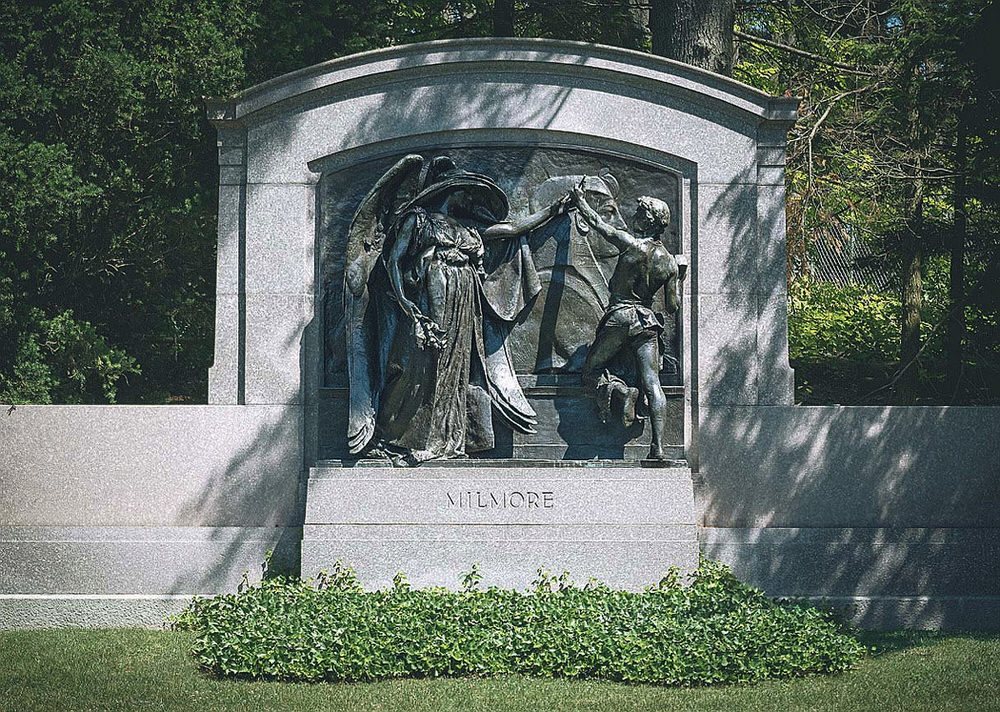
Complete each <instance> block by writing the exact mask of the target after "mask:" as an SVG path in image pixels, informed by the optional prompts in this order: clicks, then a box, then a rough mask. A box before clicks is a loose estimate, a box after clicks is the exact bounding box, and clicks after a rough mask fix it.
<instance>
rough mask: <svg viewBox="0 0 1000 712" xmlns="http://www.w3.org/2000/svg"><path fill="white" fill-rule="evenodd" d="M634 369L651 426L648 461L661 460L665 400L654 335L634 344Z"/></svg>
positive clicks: (665, 411)
mask: <svg viewBox="0 0 1000 712" xmlns="http://www.w3.org/2000/svg"><path fill="white" fill-rule="evenodd" d="M635 361H636V367H637V368H638V371H639V387H640V388H641V389H642V393H643V395H645V396H646V402H647V403H648V404H649V419H650V424H651V426H652V442H651V443H650V446H649V459H650V460H662V459H664V454H663V429H664V427H665V426H666V423H667V399H666V397H665V396H664V395H663V388H662V387H661V386H660V344H659V339H658V338H657V336H656V335H655V334H652V335H650V336H649V338H646V339H643V340H642V341H641V342H639V343H638V344H636V350H635Z"/></svg>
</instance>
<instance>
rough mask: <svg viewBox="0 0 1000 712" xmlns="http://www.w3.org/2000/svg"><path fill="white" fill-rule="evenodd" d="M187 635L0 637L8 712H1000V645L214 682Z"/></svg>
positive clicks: (894, 646) (871, 638) (978, 639)
mask: <svg viewBox="0 0 1000 712" xmlns="http://www.w3.org/2000/svg"><path fill="white" fill-rule="evenodd" d="M192 635H193V634H190V633H176V632H167V631H142V630H104V631H93V630H92V631H87V630H78V631H66V630H63V631H58V630H56V631H15V632H2V633H0V710H17V711H18V712H27V711H29V710H240V711H241V712H243V711H245V710H269V709H273V710H309V711H310V712H312V711H314V710H456V711H461V712H471V711H473V710H490V711H491V712H492V711H495V710H613V711H614V712H625V711H626V710H726V711H727V712H729V711H733V710H735V711H742V710H748V711H749V710H752V711H753V712H762V711H765V710H781V711H782V712H787V711H789V710H837V711H838V712H841V711H845V710H848V711H849V710H858V711H864V712H874V711H877V710H905V711H906V712H910V711H917V710H934V711H935V712H941V711H943V710H1000V635H996V634H993V635H978V634H969V635H951V636H938V635H930V634H920V633H888V634H869V635H868V636H867V637H866V639H865V642H866V644H868V645H871V646H874V647H875V648H876V653H875V654H874V655H873V656H872V657H871V658H869V659H867V660H865V661H864V662H863V663H862V664H861V665H860V666H859V668H858V669H857V670H855V671H853V672H850V673H847V674H844V675H838V676H833V677H813V678H805V679H799V680H791V681H786V682H772V683H766V684H762V685H758V686H753V687H704V688H685V689H676V688H664V687H652V686H646V685H620V684H614V683H604V682H592V681H582V682H581V681H571V680H537V679H529V678H523V677H503V678H494V679H422V680H389V681H385V682H377V683H366V684H315V685H310V684H290V683H273V682H249V681H232V680H218V679H213V678H211V677H208V676H206V675H204V674H202V673H200V672H199V671H198V670H197V668H196V667H195V665H194V663H193V661H192V659H191V658H190V656H189V655H188V652H187V651H188V646H189V645H190V642H191V640H192Z"/></svg>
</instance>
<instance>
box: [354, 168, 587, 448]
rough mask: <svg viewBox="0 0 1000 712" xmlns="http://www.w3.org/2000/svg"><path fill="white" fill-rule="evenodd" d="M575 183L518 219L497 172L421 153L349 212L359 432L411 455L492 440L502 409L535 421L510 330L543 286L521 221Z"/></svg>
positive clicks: (558, 204) (558, 206)
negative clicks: (491, 173)
mask: <svg viewBox="0 0 1000 712" xmlns="http://www.w3.org/2000/svg"><path fill="white" fill-rule="evenodd" d="M569 204H570V196H568V195H567V196H564V197H561V198H559V199H558V200H556V201H555V202H553V203H552V204H550V205H548V206H547V207H545V208H542V209H541V210H539V211H537V212H535V213H533V214H531V215H529V216H527V217H524V218H521V219H518V220H508V214H509V212H510V203H509V201H508V199H507V195H506V194H505V193H504V191H503V190H502V189H501V188H500V186H499V185H497V183H496V182H494V181H493V180H492V179H491V178H489V177H488V176H485V175H481V174H478V173H472V172H468V171H463V170H459V169H458V168H457V167H456V166H455V163H454V161H452V160H451V159H450V158H449V157H447V156H438V157H436V158H435V159H434V160H432V161H429V162H428V161H425V160H424V158H423V157H422V156H420V155H416V154H412V155H408V156H406V157H404V158H403V159H401V160H400V161H399V162H398V163H396V165H394V166H393V167H392V168H390V169H389V171H387V172H386V173H385V175H383V176H382V177H381V178H380V179H379V180H378V182H377V183H376V184H375V186H374V187H373V188H372V190H371V191H370V192H369V193H368V195H367V196H366V197H365V198H364V200H363V201H362V202H361V205H360V206H359V207H358V210H357V212H356V213H355V215H354V219H353V221H352V223H351V228H350V236H349V239H348V248H347V250H348V253H347V266H346V272H345V279H344V282H345V284H344V287H345V288H344V307H345V312H344V316H345V327H346V328H345V331H346V336H347V363H348V371H349V373H348V376H349V383H350V402H349V408H350V412H349V415H348V445H349V447H350V451H351V452H352V453H360V452H362V451H365V450H367V451H368V452H370V453H374V454H381V455H384V456H388V457H390V458H392V459H393V461H394V462H397V463H406V464H410V465H414V464H418V463H420V462H424V461H427V460H433V459H438V458H455V457H464V456H466V455H467V454H468V453H472V452H477V451H482V450H489V449H491V448H492V447H493V445H494V434H493V418H492V413H493V412H496V413H497V414H499V416H500V417H501V419H502V420H503V421H506V423H507V424H509V426H510V427H511V428H514V429H515V430H519V431H521V432H526V433H531V432H534V425H535V424H536V419H535V412H534V411H533V410H532V408H531V406H530V404H529V403H528V401H527V398H525V395H524V392H523V391H522V390H521V387H520V385H519V384H518V381H517V375H516V374H515V372H514V366H513V361H512V359H511V354H510V350H509V347H508V344H507V337H508V335H509V334H510V329H511V327H512V325H513V324H514V322H515V321H517V319H518V318H519V317H520V316H521V314H522V313H523V312H524V310H525V308H526V306H527V305H528V304H529V303H530V301H531V299H532V298H533V297H534V296H535V295H537V294H538V292H539V291H540V289H541V287H540V284H539V279H538V275H537V273H536V271H535V265H534V263H533V261H532V257H531V252H530V251H529V249H528V245H527V243H526V242H525V240H524V235H525V234H527V233H528V232H530V231H531V230H533V229H535V228H537V227H539V226H541V225H542V224H544V223H545V222H546V221H548V220H550V219H551V218H553V217H555V216H557V215H559V214H561V213H564V212H565V211H566V210H567V209H568V208H569Z"/></svg>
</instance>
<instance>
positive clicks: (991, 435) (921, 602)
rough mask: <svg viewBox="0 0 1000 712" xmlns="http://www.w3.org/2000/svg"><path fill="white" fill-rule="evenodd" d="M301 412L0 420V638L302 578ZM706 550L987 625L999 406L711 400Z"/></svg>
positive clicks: (61, 413) (130, 621)
mask: <svg viewBox="0 0 1000 712" xmlns="http://www.w3.org/2000/svg"><path fill="white" fill-rule="evenodd" d="M302 418H303V416H302V408H301V407H300V406H101V407H90V406H18V407H17V408H15V409H13V410H11V411H10V412H8V409H7V408H4V409H3V410H2V411H0V628H11V627H27V626H38V625H126V624H127V625H151V626H156V625H159V624H160V623H161V622H162V620H163V616H164V615H166V613H168V612H170V611H175V610H177V609H179V607H180V606H181V605H183V602H184V600H186V599H187V597H189V596H190V595H191V594H195V593H200V594H211V593H215V592H220V591H231V590H234V589H235V587H236V585H237V583H238V582H239V580H240V579H241V578H242V576H243V573H244V572H245V571H249V573H250V576H251V578H256V577H259V575H260V565H261V562H262V561H263V559H264V557H265V556H266V554H267V552H268V551H272V550H273V551H274V559H273V561H274V563H275V564H276V566H277V567H279V568H283V569H286V570H295V569H296V568H297V566H298V562H299V557H300V542H301V540H302V529H301V526H302V522H303V517H304V504H305V503H304V496H303V493H304V486H305V481H306V473H305V471H304V467H303V462H304V456H303V443H302V438H303V435H302V433H303V422H302ZM700 422H701V428H700V439H699V451H700V458H699V463H698V464H699V466H700V471H699V472H698V473H697V474H696V475H695V484H696V488H695V492H696V496H697V498H698V507H699V509H700V513H701V514H700V516H701V524H702V529H701V534H700V538H701V548H702V551H703V552H704V553H705V554H706V555H708V556H710V557H713V558H717V559H721V560H723V561H725V562H727V563H729V564H730V565H731V566H732V567H733V568H734V569H735V571H736V572H737V574H738V575H739V576H740V577H741V578H744V579H745V580H748V581H750V582H751V583H753V584H755V585H758V586H761V587H762V588H764V589H766V590H767V591H768V592H770V593H772V594H774V595H782V596H804V597H814V598H825V599H827V600H828V601H829V602H830V603H831V604H833V605H836V606H850V607H851V609H852V612H853V613H852V614H853V617H854V620H855V621H856V622H858V623H860V624H862V625H867V626H874V627H897V626H911V627H922V628H950V629H957V628H978V629H997V628H1000V437H998V436H1000V408H928V407H921V408H860V407H846V408H839V407H832V408H807V407H781V406H776V407H760V406H758V407H726V408H721V407H708V406H703V407H702V412H701V419H700Z"/></svg>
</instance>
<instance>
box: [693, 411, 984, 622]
mask: <svg viewBox="0 0 1000 712" xmlns="http://www.w3.org/2000/svg"><path fill="white" fill-rule="evenodd" d="M695 492H696V497H697V499H698V503H699V507H700V509H701V511H702V514H701V523H702V525H703V528H702V532H701V544H702V551H703V552H704V553H705V554H706V555H708V556H710V557H712V558H716V559H721V560H723V561H725V562H726V563H728V564H730V565H731V566H732V567H733V569H734V570H735V571H736V573H737V574H738V575H739V576H740V577H741V578H743V579H744V580H747V581H750V582H751V583H753V584H755V585H757V586H760V587H762V588H764V589H765V590H767V591H768V592H769V593H771V594H773V595H776V596H806V597H814V598H823V599H826V600H827V601H828V602H829V603H830V604H831V605H835V606H838V607H844V606H846V607H849V608H850V609H851V610H850V611H849V612H850V613H851V614H852V617H853V619H854V620H855V621H856V622H857V623H859V624H861V625H865V626H871V627H900V626H905V627H917V628H948V629H961V628H974V629H984V628H988V629H1000V408H985V407H977V408H971V407H913V408H905V407H745V408H744V407H731V408H719V407H709V408H704V409H703V411H702V417H701V431H700V473H699V475H698V478H697V481H696V487H695Z"/></svg>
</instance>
